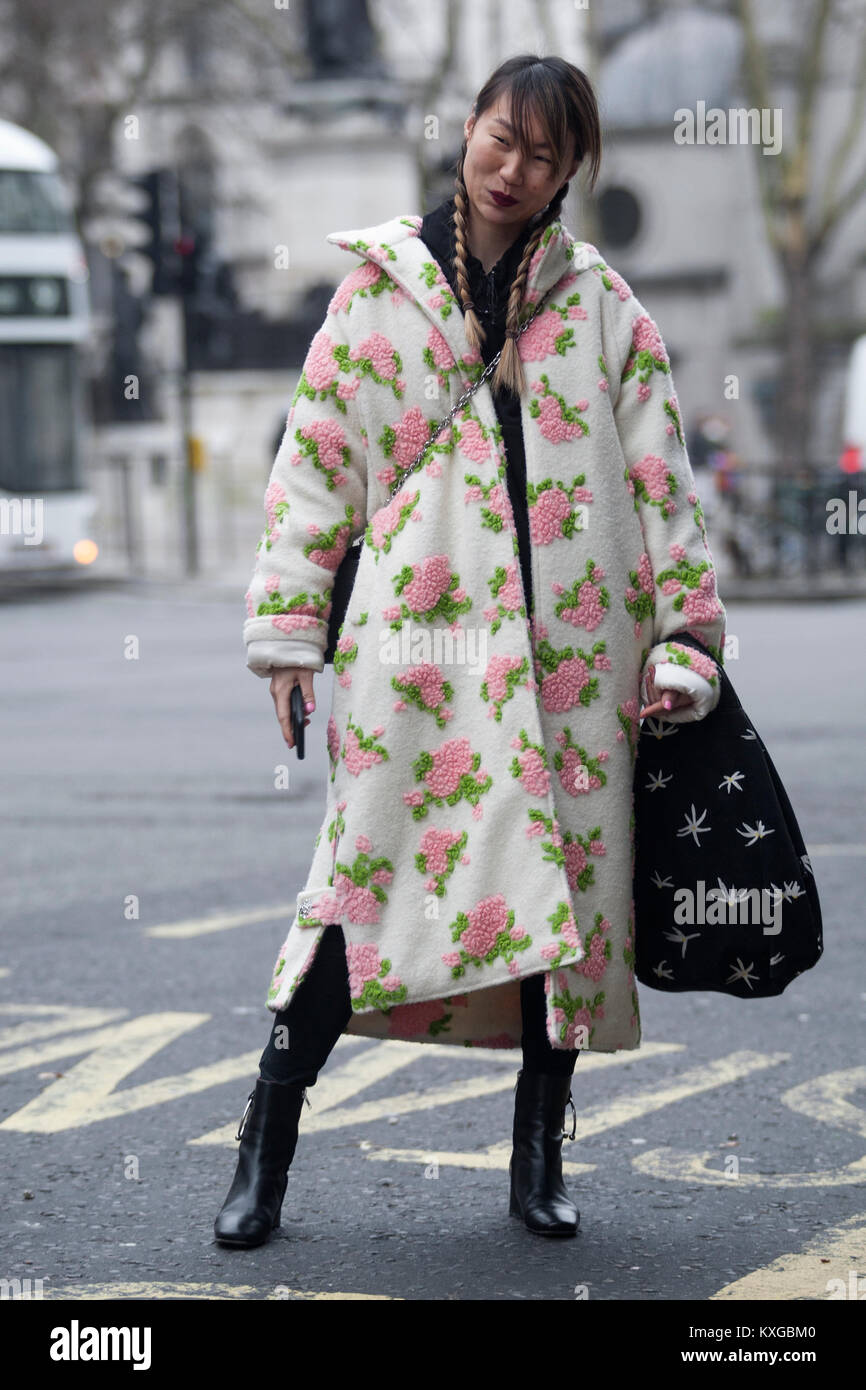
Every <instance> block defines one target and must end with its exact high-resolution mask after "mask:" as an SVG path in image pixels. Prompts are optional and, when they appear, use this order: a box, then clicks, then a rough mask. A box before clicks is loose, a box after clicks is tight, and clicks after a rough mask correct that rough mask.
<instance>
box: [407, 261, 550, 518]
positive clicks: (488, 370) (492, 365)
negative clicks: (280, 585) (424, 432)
mask: <svg viewBox="0 0 866 1390" xmlns="http://www.w3.org/2000/svg"><path fill="white" fill-rule="evenodd" d="M555 288H556V286H555V285H551V287H550V289H549V290H548V291H547V293H546V294H545V295H544V296H543V298H542V299H540V300H539V302H538V304H536V306H535V308H534V310H533V311H532V313H531V314H530V315H529V316H528V318H526V319H524V321H523V323H522V324H521V325H520V327H519V328H518V330H517V332H516V333H515V335H514V336H515V340H516V339H517V338H520V337H521V336H522V335H523V334H524V333H525V332H526V330H527V328H528V327H529V325H530V324H531V323H532V320H533V319H534V318H535V316H536V314H539V313H540V312H541V310H542V309H543V308H544V304H545V301H546V300H547V298H548V297H549V295H551V294H552V293H553V291H554V289H555ZM501 356H502V348H500V349H499V351H498V352H497V354H496V356H495V357H493V358H492V359H491V360H490V361H489V362H488V364H487V366H486V367H485V368H484V371H483V372H482V373H481V375H480V376H479V377H477V378H476V380H475V381H473V383H472V385H471V386H470V387H468V389H467V390H466V391H464V392H463V395H462V396H461V397H460V399H459V400H458V401H456V402H455V404H454V405H453V406H452V407H451V409H450V411H449V412H448V414H447V415H446V416H445V418H444V420H440V422H439V424H438V425H437V426H436V428H435V429H434V430H432V431H431V433H430V434H429V435H428V437H427V439H426V440H425V441H424V443H423V444H422V446H421V448H420V449H419V450H418V453H417V454H416V455H415V457H414V459H413V460H412V462H411V463H410V464H409V467H408V468H406V469H405V470H404V471H403V473H402V474H401V475H400V477H399V478H397V479H395V481H394V482H393V483H392V485H391V487H390V489H389V491H388V499H389V501H390V499H391V498H393V496H394V494H395V493H397V492H399V490H400V488H401V487H402V486H403V484H404V482H405V481H406V479H407V478H408V477H409V475H410V474H411V473H414V472H415V470H416V468H418V467H419V466H420V464H421V460H422V459H423V457H424V455H425V454H426V452H427V450H428V449H429V448H430V445H431V444H432V443H433V442H434V440H435V439H437V438H438V437H439V435H440V434H441V433H442V431H443V430H444V429H445V427H446V425H450V424H451V421H452V420H453V419H454V416H455V415H456V414H457V412H458V411H459V410H462V409H463V407H464V405H465V404H466V402H467V401H468V400H470V399H471V397H472V396H474V395H475V392H476V391H477V390H478V388H479V386H483V384H484V382H485V381H487V379H488V377H490V376H491V375H492V374H493V372H494V371H495V370H496V365H497V363H498V362H499V359H500V357H501Z"/></svg>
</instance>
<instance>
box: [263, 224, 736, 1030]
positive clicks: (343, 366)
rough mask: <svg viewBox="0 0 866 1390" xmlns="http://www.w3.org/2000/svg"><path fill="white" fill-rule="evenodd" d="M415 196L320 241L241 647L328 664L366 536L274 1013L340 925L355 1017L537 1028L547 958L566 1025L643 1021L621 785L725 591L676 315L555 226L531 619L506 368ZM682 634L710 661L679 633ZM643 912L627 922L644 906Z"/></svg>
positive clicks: (528, 349) (526, 411)
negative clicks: (316, 311)
mask: <svg viewBox="0 0 866 1390" xmlns="http://www.w3.org/2000/svg"><path fill="white" fill-rule="evenodd" d="M420 224H421V218H420V217H419V216H417V215H411V216H400V217H395V218H393V219H392V220H390V221H388V222H385V223H383V224H381V225H379V226H374V227H367V228H363V229H358V230H353V231H346V232H333V233H331V235H330V236H329V237H328V238H327V240H328V241H329V242H331V243H335V244H336V245H338V246H340V247H342V248H343V249H345V250H346V251H348V252H349V253H350V254H351V255H352V256H353V258H354V260H355V262H356V264H355V265H354V267H353V268H352V269H351V271H350V272H349V273H348V274H347V275H346V277H345V279H344V280H343V281H342V282H341V284H340V285H339V287H338V288H337V290H336V292H335V294H334V296H333V298H332V300H331V302H330V304H329V306H328V311H327V315H326V318H325V322H324V324H323V326H322V328H321V329H320V330H319V332H318V333H317V334H316V336H315V337H314V339H313V341H312V344H311V346H310V349H309V353H308V355H307V358H306V361H305V363H304V367H303V371H302V375H301V378H300V381H299V384H298V387H297V390H296V392H295V395H294V398H293V401H292V404H291V408H290V410H289V413H288V418H287V422H286V429H285V433H284V435H283V438H282V442H281V444H280V447H279V451H278V453H277V456H276V459H275V461H274V465H273V470H272V473H271V477H270V481H269V484H268V487H267V491H266V494H265V513H266V523H267V524H266V527H265V530H264V533H263V535H262V538H261V540H260V542H259V545H258V547H257V553H256V563H255V570H254V574H253V577H252V580H251V583H250V587H249V590H248V593H247V595H246V602H247V614H248V616H247V619H246V621H245V623H244V640H245V642H246V643H247V651H248V657H247V660H248V665H249V666H250V668H251V669H252V670H253V671H254V672H255V673H256V674H258V675H261V676H269V675H270V673H271V669H272V668H273V667H274V666H284V665H303V666H307V667H311V668H313V669H315V670H319V671H321V670H322V669H323V660H322V653H323V651H324V648H325V643H326V636H327V618H328V614H329V611H330V593H331V586H332V584H333V578H334V572H335V570H336V567H337V565H338V563H339V561H340V559H341V557H342V556H343V555H344V553H345V551H346V548H347V546H348V544H349V543H350V542H351V540H352V539H353V538H354V537H355V536H356V535H358V534H359V533H361V532H362V531H363V532H364V544H363V546H362V550H361V558H360V564H359V567H358V575H357V579H356V583H355V588H354V590H353V593H352V597H351V600H350V603H349V608H348V611H347V614H346V620H345V622H344V624H343V627H342V630H341V637H340V641H339V647H338V652H337V658H336V660H335V663H334V672H335V677H336V678H335V681H334V693H333V701H332V706H331V710H330V715H329V718H328V722H327V742H328V751H329V768H330V771H329V779H328V783H327V806H326V811H325V815H324V818H323V820H322V824H321V829H320V831H319V834H318V836H317V837H316V842H315V852H314V854H313V858H312V863H311V865H310V868H309V872H308V875H307V879H306V882H305V884H304V885H303V887H302V889H301V891H300V892H299V893H298V897H297V903H296V915H295V918H294V920H293V922H292V925H291V927H290V929H289V932H288V935H287V937H286V940H285V943H284V945H283V946H282V948H281V950H280V952H279V955H278V959H277V962H276V965H275V968H274V972H273V977H272V980H271V983H270V989H269V992H268V996H267V1003H268V1007H269V1008H270V1009H272V1010H274V1011H276V1010H279V1009H284V1008H286V1006H287V1005H288V1003H289V1001H290V1000H291V997H292V994H293V992H294V991H295V990H296V989H297V987H298V985H299V984H300V982H301V981H302V980H303V979H304V976H305V974H306V972H307V971H308V970H309V968H310V965H311V963H312V961H313V959H314V957H315V953H316V949H317V946H318V942H319V939H320V937H321V934H322V931H323V930H324V927H325V925H326V924H327V923H330V922H338V923H340V924H341V926H342V929H343V933H344V936H345V941H346V962H347V971H348V978H349V982H350V992H351V998H352V1009H353V1013H352V1017H351V1018H350V1020H349V1023H348V1025H347V1028H346V1032H347V1033H355V1034H362V1035H366V1036H371V1037H378V1038H401V1039H407V1040H411V1041H417V1042H429V1041H435V1042H439V1043H452V1042H453V1043H455V1044H459V1045H465V1046H481V1047H518V1046H519V1043H520V1035H521V1015H520V993H519V981H520V978H521V977H523V976H526V975H531V974H538V973H543V974H544V975H545V991H546V1000H547V1034H548V1037H549V1039H550V1042H551V1044H552V1045H553V1046H554V1047H559V1048H570V1047H581V1048H588V1049H589V1050H596V1051H600V1052H613V1051H618V1050H620V1049H630V1048H635V1047H638V1046H639V1043H640V1035H641V1028H640V1013H639V1005H638V995H637V989H636V985H635V979H634V972H633V962H634V932H635V922H634V902H633V898H632V870H633V859H634V816H633V794H632V782H633V775H634V760H635V757H636V745H637V736H638V733H639V720H638V710H639V708H640V707H641V704H642V703H643V700H642V694H643V692H644V689H645V687H643V686H642V678H646V677H648V676H649V675H650V673H651V668H654V669H655V672H656V681H657V683H658V684H661V683H662V682H663V683H664V685H665V686H666V687H667V688H675V689H682V690H687V691H689V692H691V693H692V694H693V696H694V699H695V703H694V704H693V705H692V706H691V707H690V708H689V709H688V710H687V711H686V710H680V711H672V712H671V715H670V718H671V719H672V720H674V721H676V722H679V721H681V720H684V719H687V718H700V717H703V715H705V714H706V713H707V712H708V710H710V709H711V708H713V706H714V705H715V703H716V701H717V699H718V695H719V677H718V670H717V666H716V661H718V662H719V663H721V662H722V661H723V647H724V628H725V611H724V608H723V607H722V604H721V603H720V602H719V599H718V597H717V595H716V586H715V572H714V568H713V561H712V556H711V553H710V550H709V548H708V544H707V536H706V530H705V525H704V519H703V514H702V511H701V506H700V502H699V499H698V497H697V494H696V492H695V483H694V478H693V475H692V471H691V467H690V464H689V460H688V455H687V451H686V446H685V442H684V438H683V428H682V421H681V416H680V409H679V405H678V403H677V398H676V395H675V393H674V388H673V381H672V378H671V371H670V363H669V360H668V355H667V352H666V350H665V345H664V343H663V341H662V338H661V336H660V334H659V331H658V329H657V327H656V325H655V323H654V322H653V320H652V318H651V317H650V316H649V314H648V313H647V311H646V310H645V309H644V307H643V305H642V304H641V303H640V302H639V301H638V300H637V299H636V298H635V296H634V295H633V294H632V292H631V290H630V288H629V286H628V285H627V284H626V282H625V281H624V280H623V278H622V277H621V276H620V275H618V274H617V273H616V271H614V270H612V269H611V268H610V267H609V266H607V265H606V264H605V262H604V260H603V258H602V257H601V255H600V254H599V253H598V251H597V250H596V249H595V247H593V246H591V245H589V244H588V243H584V242H577V241H575V239H574V238H573V237H572V235H571V234H570V233H569V231H568V229H567V228H566V227H565V226H564V225H563V224H562V223H561V222H556V223H554V224H553V225H552V226H551V227H549V228H548V229H547V231H546V234H545V237H544V240H543V242H542V244H541V245H540V246H539V248H538V250H537V252H536V254H535V257H534V259H533V262H532V265H531V267H530V274H529V280H528V298H529V299H530V301H532V302H533V303H534V302H537V301H538V300H539V299H540V298H541V297H542V296H543V295H544V294H545V292H546V291H547V290H548V289H550V288H551V287H554V288H553V292H552V294H551V295H550V297H549V298H548V300H547V302H546V305H545V307H544V309H543V310H542V312H541V313H540V314H539V315H538V317H537V319H536V320H535V322H534V323H533V324H532V326H531V327H530V328H529V329H528V330H527V331H526V332H525V333H524V334H523V336H522V337H521V338H520V339H519V340H518V342H519V347H520V353H521V357H522V359H523V362H524V366H525V371H526V377H527V391H526V393H525V394H524V396H523V398H522V400H523V405H522V428H523V436H524V443H525V453H526V467H527V500H528V505H529V513H530V527H531V539H532V576H533V588H534V605H535V613H534V615H531V614H527V612H526V609H525V606H524V592H523V584H522V580H521V576H520V566H519V564H518V558H517V541H516V532H515V527H514V520H513V513H512V510H511V506H510V502H509V499H508V492H507V488H506V486H505V478H506V458H505V453H504V449H503V445H502V430H501V426H500V424H499V422H498V419H497V416H496V412H495V409H494V405H493V397H492V395H491V392H490V389H489V384H488V383H485V384H484V385H483V386H482V387H480V388H479V390H478V391H477V392H476V393H475V395H474V396H473V397H472V399H471V400H470V401H469V403H468V405H467V406H466V407H464V409H463V411H462V412H461V413H460V414H459V415H458V416H457V417H455V420H454V422H453V424H452V426H451V429H450V431H449V430H445V431H443V432H442V434H441V436H438V437H437V439H436V442H435V443H433V444H432V445H431V448H430V451H429V453H428V456H427V461H426V462H425V463H424V464H422V466H421V467H420V468H418V469H417V470H416V471H415V472H414V473H413V474H411V475H410V476H408V477H406V478H405V482H404V483H403V485H402V486H401V487H400V489H399V491H397V492H396V494H395V496H394V498H393V500H392V501H389V500H388V489H389V486H390V485H391V484H392V483H393V482H395V481H397V480H399V479H400V478H401V476H402V475H403V474H404V472H405V470H406V468H407V467H408V465H409V463H410V462H411V461H412V459H413V458H414V457H415V455H416V453H417V451H418V449H419V448H420V446H421V444H422V443H423V442H424V440H425V439H426V438H427V436H428V434H429V433H430V431H431V430H432V428H433V427H434V426H435V425H436V424H438V422H439V421H440V420H441V419H442V418H443V417H444V416H445V415H447V413H448V411H449V409H450V407H451V405H452V404H453V403H454V401H456V400H457V398H458V396H459V395H460V394H461V392H462V391H463V390H464V389H465V387H466V385H468V383H469V382H471V381H472V380H473V379H474V378H475V376H477V375H479V374H480V372H481V370H482V369H483V362H482V360H481V358H480V356H479V355H478V354H477V353H475V352H473V351H472V350H471V349H470V348H469V345H468V343H467V340H466V336H465V332H464V326H463V316H462V312H461V309H460V307H459V304H458V303H457V301H456V300H455V298H454V296H453V294H452V292H451V289H450V287H449V285H448V282H447V279H446V277H445V275H444V274H443V272H442V269H441V267H440V266H439V265H438V264H437V262H436V261H435V260H434V259H433V258H432V256H431V253H430V251H429V250H428V248H427V247H426V246H425V245H424V243H423V242H422V241H421V240H420V238H419V236H418V230H419V227H420ZM683 631H689V632H691V633H693V634H694V635H695V636H697V637H698V638H699V639H700V640H701V641H702V642H703V643H704V644H705V645H706V646H707V647H708V648H709V650H710V651H712V653H713V656H714V657H715V659H716V661H713V660H710V659H709V658H708V657H705V656H703V655H702V654H700V653H698V652H696V651H695V650H694V649H693V648H688V647H684V646H682V647H678V646H677V645H676V643H673V642H671V641H670V638H671V637H672V635H673V634H675V633H677V632H683ZM638 930H639V925H638Z"/></svg>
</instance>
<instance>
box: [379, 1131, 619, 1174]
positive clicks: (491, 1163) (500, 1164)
mask: <svg viewBox="0 0 866 1390" xmlns="http://www.w3.org/2000/svg"><path fill="white" fill-rule="evenodd" d="M567 1148H568V1145H567V1144H563V1146H562V1152H563V1155H565V1153H566V1150H567ZM362 1154H363V1157H364V1158H371V1159H373V1160H374V1161H377V1160H378V1161H379V1162H382V1163H413V1164H416V1165H417V1166H418V1167H425V1168H426V1167H427V1166H428V1165H429V1164H431V1163H436V1164H439V1165H440V1166H441V1167H444V1168H480V1169H488V1170H496V1171H497V1172H502V1171H505V1172H507V1171H508V1164H509V1162H510V1159H511V1140H510V1139H508V1140H505V1142H503V1143H498V1144H490V1145H489V1147H488V1148H486V1149H476V1150H474V1151H470V1152H467V1153H457V1152H454V1151H452V1150H448V1149H388V1148H384V1147H382V1148H379V1147H376V1148H372V1149H364V1150H362ZM597 1167H598V1164H597V1163H571V1162H569V1160H568V1159H566V1158H565V1157H563V1160H562V1171H563V1173H594V1172H595V1170H596V1168H597Z"/></svg>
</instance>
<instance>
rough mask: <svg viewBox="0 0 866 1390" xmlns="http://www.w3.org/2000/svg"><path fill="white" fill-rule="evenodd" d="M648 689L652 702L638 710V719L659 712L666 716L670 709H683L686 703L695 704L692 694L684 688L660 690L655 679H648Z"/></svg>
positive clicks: (662, 716) (658, 713)
mask: <svg viewBox="0 0 866 1390" xmlns="http://www.w3.org/2000/svg"><path fill="white" fill-rule="evenodd" d="M646 691H647V695H648V696H649V699H650V704H648V705H644V707H643V709H642V710H640V711H639V712H638V719H646V718H647V717H648V716H649V715H653V714H657V715H660V716H661V718H664V716H665V714H666V713H667V712H668V711H669V710H673V709H682V707H683V706H684V705H692V704H694V699H693V697H692V696H691V695H687V694H686V693H685V692H684V691H682V690H658V689H656V686H655V684H654V682H653V681H651V680H647V682H646Z"/></svg>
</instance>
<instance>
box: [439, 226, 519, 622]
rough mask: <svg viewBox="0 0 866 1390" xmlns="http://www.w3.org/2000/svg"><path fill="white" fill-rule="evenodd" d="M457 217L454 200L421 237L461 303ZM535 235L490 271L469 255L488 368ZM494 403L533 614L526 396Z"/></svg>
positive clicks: (506, 395)
mask: <svg viewBox="0 0 866 1390" xmlns="http://www.w3.org/2000/svg"><path fill="white" fill-rule="evenodd" d="M453 214H454V199H453V198H448V199H446V201H445V202H444V203H440V204H439V206H438V207H437V208H434V209H433V211H432V212H428V213H427V215H426V217H424V218H423V219H422V222H421V228H420V231H419V233H418V235H419V236H420V238H421V240H422V241H423V242H424V244H425V246H427V247H429V249H430V250H431V251H432V253H433V255H434V256H435V258H436V260H437V261H438V263H439V265H440V266H441V267H442V272H443V274H444V275H445V277H446V279H447V280H448V283H449V284H450V286H451V288H452V290H453V292H454V294H455V296H457V301H458V303H459V302H460V296H459V294H458V292H457V274H456V271H455V268H454V228H453V222H452V218H453ZM531 234H532V228H531V227H530V226H527V227H525V228H524V229H523V231H522V232H521V234H520V236H519V237H518V238H517V240H516V241H515V242H513V244H512V245H511V246H509V248H508V250H507V251H506V252H505V253H504V254H503V255H502V256H500V258H499V260H498V261H497V262H496V264H495V265H494V266H492V267H491V269H490V270H489V271H487V272H486V273H485V270H484V267H483V266H482V264H481V262H480V261H479V260H478V258H477V257H476V256H472V255H469V254H467V256H466V273H467V275H468V277H469V287H470V290H471V293H472V301H473V303H474V304H475V306H476V313H477V314H478V317H479V318H480V320H481V322H482V324H483V326H484V330H485V333H486V335H487V336H486V338H485V340H484V342H483V343H482V345H481V356H482V358H483V360H484V364H485V366H486V365H487V363H489V362H490V361H491V359H492V358H493V357H495V356H496V354H497V352H498V351H499V349H500V348H501V347H502V344H503V343H504V341H505V318H506V313H507V309H508V294H509V291H510V289H511V285H512V282H513V280H514V276H515V275H516V273H517V268H518V266H519V265H520V262H521V259H522V257H523V252H524V251H525V249H526V243H527V241H528V240H529V237H530V236H531ZM493 404H494V407H495V409H496V414H497V417H498V419H499V423H500V425H501V426H502V438H503V442H504V444H505V452H506V455H507V457H508V468H507V472H506V481H507V485H508V495H509V497H510V499H511V506H512V509H513V511H514V522H515V526H516V528H517V544H518V551H519V559H520V571H521V575H522V578H523V588H524V592H525V594H526V611H527V614H529V613H531V611H532V566H531V558H530V541H529V513H528V510H527V502H526V454H525V452H524V447H523V427H522V424H521V419H520V413H521V404H520V397H519V396H515V395H513V394H512V392H510V391H494V392H493Z"/></svg>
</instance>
